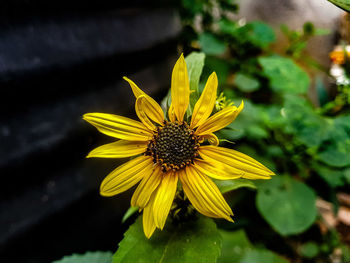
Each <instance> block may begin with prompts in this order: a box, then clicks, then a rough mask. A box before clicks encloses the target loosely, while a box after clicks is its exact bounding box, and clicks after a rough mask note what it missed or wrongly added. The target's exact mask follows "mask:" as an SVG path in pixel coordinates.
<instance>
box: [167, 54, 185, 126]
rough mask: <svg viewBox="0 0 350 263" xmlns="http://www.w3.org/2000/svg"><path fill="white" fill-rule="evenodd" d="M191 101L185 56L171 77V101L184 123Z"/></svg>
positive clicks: (178, 61)
mask: <svg viewBox="0 0 350 263" xmlns="http://www.w3.org/2000/svg"><path fill="white" fill-rule="evenodd" d="M189 100H190V83H189V80H188V72H187V66H186V62H185V58H184V56H183V54H181V56H180V58H179V59H178V60H177V62H176V64H175V66H174V69H173V73H172V77H171V101H172V104H173V107H174V111H175V115H176V117H177V120H178V121H180V122H182V121H183V118H184V115H185V112H186V110H187V107H188V103H189Z"/></svg>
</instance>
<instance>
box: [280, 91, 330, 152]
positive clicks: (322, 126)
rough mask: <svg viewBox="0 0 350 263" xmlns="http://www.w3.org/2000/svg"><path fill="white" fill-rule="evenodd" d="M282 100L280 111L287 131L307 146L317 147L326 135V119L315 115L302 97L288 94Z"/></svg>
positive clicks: (327, 125)
mask: <svg viewBox="0 0 350 263" xmlns="http://www.w3.org/2000/svg"><path fill="white" fill-rule="evenodd" d="M284 100H285V103H284V108H283V110H282V112H283V116H284V117H285V121H286V122H287V126H286V129H288V130H287V132H288V133H293V134H294V135H296V139H297V140H298V141H300V142H302V143H303V144H305V145H307V146H308V147H318V146H319V145H320V144H321V143H322V141H323V140H324V139H325V138H326V136H328V135H327V132H328V127H329V124H328V123H327V121H326V120H325V119H323V118H321V116H319V115H317V114H316V113H315V112H314V110H313V109H312V107H311V105H310V104H309V102H308V101H307V100H306V99H304V98H300V97H298V96H294V95H288V96H285V97H284Z"/></svg>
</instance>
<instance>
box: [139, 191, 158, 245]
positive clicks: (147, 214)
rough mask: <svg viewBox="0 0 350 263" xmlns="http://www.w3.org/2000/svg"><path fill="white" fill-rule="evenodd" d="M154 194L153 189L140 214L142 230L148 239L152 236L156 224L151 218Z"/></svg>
mask: <svg viewBox="0 0 350 263" xmlns="http://www.w3.org/2000/svg"><path fill="white" fill-rule="evenodd" d="M155 196H156V191H154V192H153V194H152V195H151V198H150V200H149V202H148V205H147V206H146V207H145V209H143V215H142V223H143V232H144V233H145V236H146V237H147V238H148V239H149V238H150V237H151V236H152V234H153V232H154V230H156V224H155V223H154V218H153V204H154V198H155Z"/></svg>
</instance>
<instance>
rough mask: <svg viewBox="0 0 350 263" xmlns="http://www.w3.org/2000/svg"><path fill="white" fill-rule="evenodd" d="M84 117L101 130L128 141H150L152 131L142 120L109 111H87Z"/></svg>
mask: <svg viewBox="0 0 350 263" xmlns="http://www.w3.org/2000/svg"><path fill="white" fill-rule="evenodd" d="M83 119H84V120H86V121H87V122H89V123H90V124H92V125H93V126H95V127H96V128H97V129H98V130H99V131H100V132H102V133H104V134H106V135H108V136H112V137H115V138H118V139H122V140H127V141H148V140H150V139H152V136H153V134H152V132H151V131H150V130H149V129H147V128H146V127H145V125H143V124H142V123H141V122H139V121H134V120H132V119H129V118H126V117H122V116H118V115H114V114H107V113H87V114H84V116H83Z"/></svg>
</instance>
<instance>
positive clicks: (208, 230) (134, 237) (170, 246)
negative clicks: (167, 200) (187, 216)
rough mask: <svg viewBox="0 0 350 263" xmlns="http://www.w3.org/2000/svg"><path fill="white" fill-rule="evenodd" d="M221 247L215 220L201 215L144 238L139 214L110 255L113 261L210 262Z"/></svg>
mask: <svg viewBox="0 0 350 263" xmlns="http://www.w3.org/2000/svg"><path fill="white" fill-rule="evenodd" d="M220 251H221V236H220V234H219V232H218V230H217V228H216V225H215V223H214V221H213V220H212V219H210V218H207V217H202V216H200V217H199V218H198V220H196V221H190V222H186V223H183V224H181V225H177V226H175V225H171V224H170V222H169V221H168V223H167V226H166V228H165V229H164V230H163V231H156V232H155V233H154V234H153V236H152V237H151V239H149V240H148V239H147V238H146V237H145V235H144V233H143V229H142V218H141V217H139V218H138V219H137V220H136V222H135V223H134V224H133V225H131V226H130V228H129V229H128V230H127V231H126V232H125V234H124V239H123V240H122V241H121V242H120V243H119V248H118V250H117V252H116V253H115V254H114V256H113V263H129V262H130V263H135V262H140V263H141V262H142V263H148V262H149V263H157V262H163V263H165V262H166V263H173V262H174V263H178V262H182V263H186V262H188V263H192V262H199V263H211V262H215V261H216V259H217V257H218V256H219V254H220Z"/></svg>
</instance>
